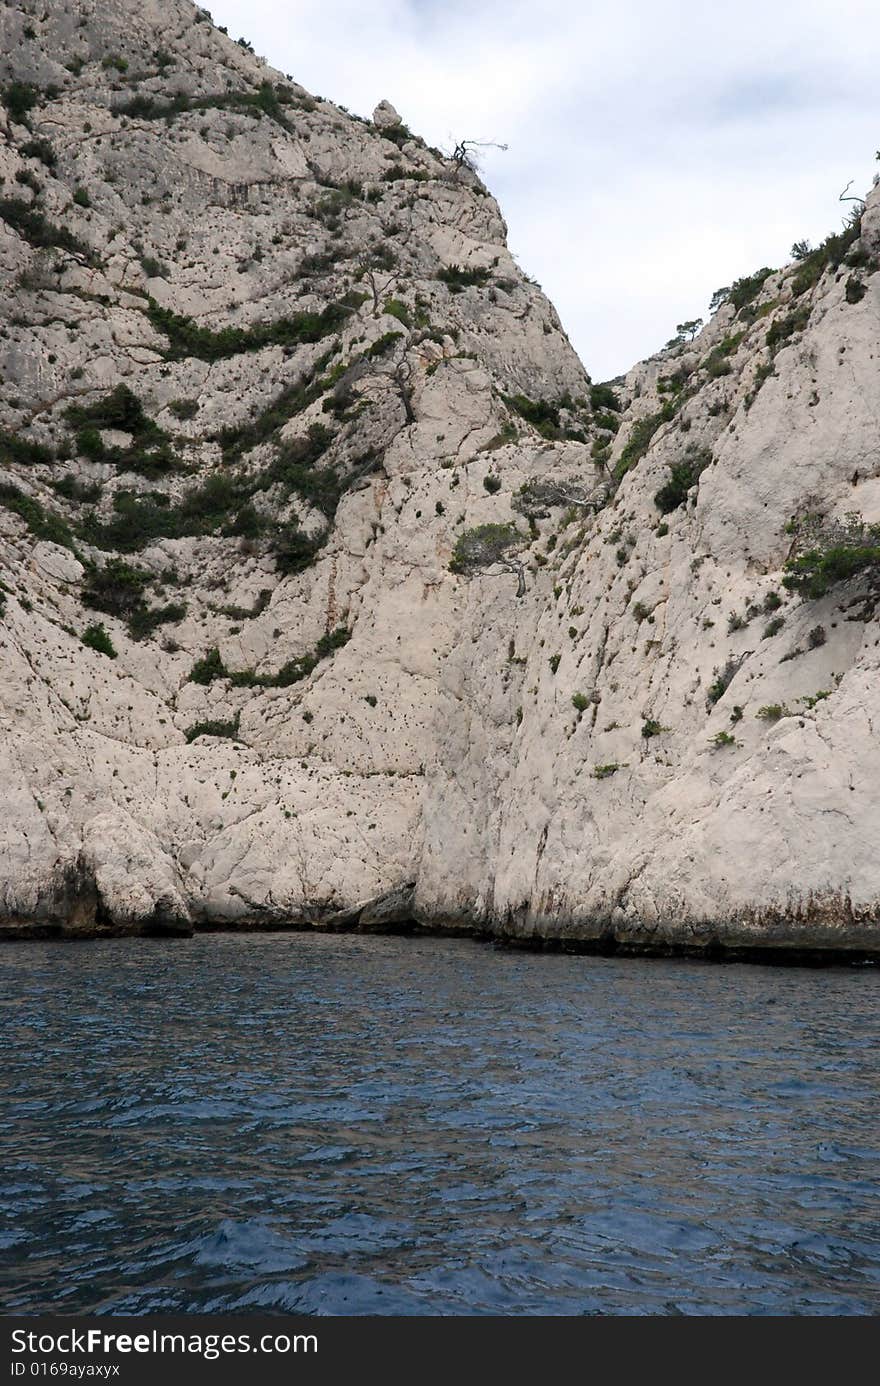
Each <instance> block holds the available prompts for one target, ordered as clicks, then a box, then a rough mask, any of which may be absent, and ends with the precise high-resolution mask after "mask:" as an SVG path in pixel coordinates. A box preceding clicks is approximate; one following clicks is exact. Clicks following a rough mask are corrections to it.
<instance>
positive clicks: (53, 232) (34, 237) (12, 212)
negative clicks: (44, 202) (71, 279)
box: [0, 197, 92, 260]
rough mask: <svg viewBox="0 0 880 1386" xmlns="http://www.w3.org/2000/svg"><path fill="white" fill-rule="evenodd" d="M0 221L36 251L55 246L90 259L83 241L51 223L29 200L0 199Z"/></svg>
mask: <svg viewBox="0 0 880 1386" xmlns="http://www.w3.org/2000/svg"><path fill="white" fill-rule="evenodd" d="M0 221H5V222H6V225H7V226H11V227H12V229H13V230H14V231H17V232H18V234H19V235H20V236H21V237H22V238H23V239H24V240H26V241H27V242H28V244H29V245H32V246H33V247H34V248H35V249H36V250H44V249H48V248H50V247H52V246H55V247H57V249H59V250H67V251H69V252H70V253H71V254H72V255H81V256H83V257H84V258H87V259H89V260H91V259H92V254H91V251H90V249H89V247H88V246H87V245H86V243H85V242H84V241H81V240H80V239H79V238H78V237H77V236H74V235H73V234H72V232H70V231H68V230H67V229H66V228H65V227H63V226H56V225H55V223H54V222H51V221H48V220H47V219H46V217H44V215H43V213H42V212H41V211H39V210H38V208H36V207H34V206H33V205H32V204H31V203H30V202H24V201H22V200H21V199H20V198H15V197H3V198H0Z"/></svg>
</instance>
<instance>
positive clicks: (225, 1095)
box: [0, 934, 880, 1314]
mask: <svg viewBox="0 0 880 1386" xmlns="http://www.w3.org/2000/svg"><path fill="white" fill-rule="evenodd" d="M878 1002H880V969H871V968H862V969H834V970H828V971H812V970H807V969H774V968H766V967H764V968H762V967H753V966H745V965H731V966H707V965H703V964H694V963H684V962H657V961H630V960H620V961H616V960H607V959H599V958H588V957H565V956H559V955H541V954H531V953H526V954H524V953H509V952H502V951H497V950H495V949H492V948H489V947H484V946H480V945H478V944H475V943H472V942H469V941H462V940H449V941H445V940H435V939H418V938H361V937H329V938H326V937H315V936H310V935H301V934H299V935H298V934H288V935H257V936H250V937H241V936H234V935H220V936H210V937H201V938H196V939H191V940H174V941H164V940H114V941H107V942H101V943H95V944H59V943H54V944H43V943H27V944H20V945H13V946H9V947H7V948H5V949H3V950H2V951H0V1100H2V1112H0V1117H2V1120H0V1183H2V1189H0V1302H2V1305H3V1307H4V1308H5V1310H6V1312H12V1311H14V1310H28V1311H44V1312H45V1311H48V1310H58V1311H61V1312H68V1313H70V1312H85V1311H96V1312H103V1313H109V1312H117V1313H132V1314H138V1313H146V1312H151V1311H159V1310H168V1311H170V1310H192V1311H225V1310H232V1311H235V1310H242V1311H246V1310H252V1309H259V1310H263V1311H278V1312H286V1311H297V1312H307V1313H316V1314H336V1313H364V1314H401V1313H403V1314H426V1313H431V1314H489V1313H494V1314H498V1313H502V1314H592V1313H610V1314H634V1313H651V1314H658V1313H659V1314H665V1313H670V1314H673V1313H686V1314H691V1313H694V1314H697V1313H699V1314H712V1313H798V1314H854V1313H876V1312H877V1311H878V1310H880V1100H878V1099H880V1007H878Z"/></svg>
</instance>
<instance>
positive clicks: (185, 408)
mask: <svg viewBox="0 0 880 1386" xmlns="http://www.w3.org/2000/svg"><path fill="white" fill-rule="evenodd" d="M168 408H169V411H170V412H171V413H172V414H173V415H174V417H175V419H180V420H181V421H184V420H187V419H194V418H195V416H196V414H197V413H198V412H199V402H198V400H197V399H173V400H172V401H171V403H170V404H169V406H168Z"/></svg>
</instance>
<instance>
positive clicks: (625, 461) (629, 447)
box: [614, 410, 667, 481]
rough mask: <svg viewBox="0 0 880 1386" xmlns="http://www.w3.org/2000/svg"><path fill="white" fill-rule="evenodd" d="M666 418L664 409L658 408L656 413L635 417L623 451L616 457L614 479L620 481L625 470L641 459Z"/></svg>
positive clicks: (627, 470)
mask: <svg viewBox="0 0 880 1386" xmlns="http://www.w3.org/2000/svg"><path fill="white" fill-rule="evenodd" d="M666 419H667V415H666V413H665V411H664V410H660V411H659V412H658V413H656V414H648V415H647V416H646V417H645V418H643V419H636V421H635V423H634V424H633V425H632V427H631V428H630V431H629V438H628V439H627V441H626V444H625V446H624V448H623V451H622V452H621V454H620V456H619V457H618V459H617V465H616V466H615V468H614V479H615V481H622V480H623V478H624V477H625V476H626V474H627V472H629V471H631V470H632V468H633V467H634V466H635V465H636V463H637V462H640V461H641V459H642V458H643V457H644V455H645V453H646V452H647V451H648V448H649V447H650V446H651V441H652V439H653V437H654V434H655V433H656V432H657V430H658V428H659V427H660V425H661V424H663V423H665V422H666Z"/></svg>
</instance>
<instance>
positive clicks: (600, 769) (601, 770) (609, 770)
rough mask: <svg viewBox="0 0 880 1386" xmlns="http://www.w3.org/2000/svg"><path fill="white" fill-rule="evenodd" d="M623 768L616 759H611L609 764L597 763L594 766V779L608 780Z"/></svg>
mask: <svg viewBox="0 0 880 1386" xmlns="http://www.w3.org/2000/svg"><path fill="white" fill-rule="evenodd" d="M621 768H622V767H621V766H620V765H619V764H618V762H617V761H616V760H612V761H609V762H608V764H607V765H595V766H594V767H593V779H594V780H607V779H608V778H609V777H610V776H611V775H616V774H617V772H618V770H620V769H621Z"/></svg>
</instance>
